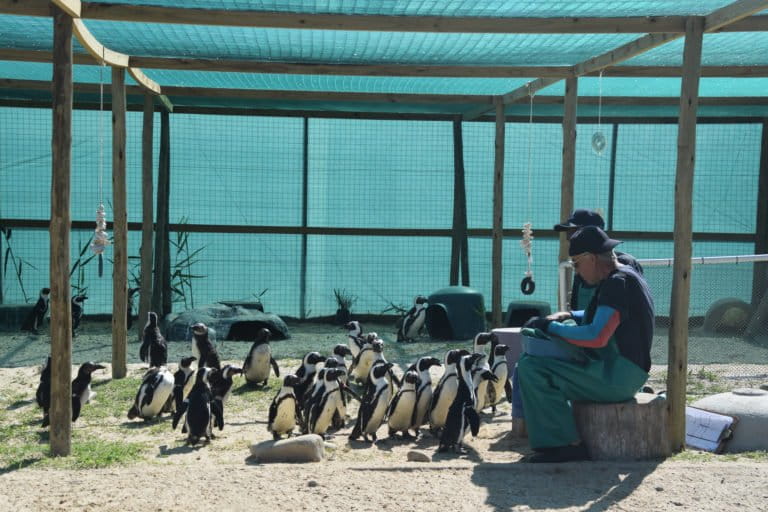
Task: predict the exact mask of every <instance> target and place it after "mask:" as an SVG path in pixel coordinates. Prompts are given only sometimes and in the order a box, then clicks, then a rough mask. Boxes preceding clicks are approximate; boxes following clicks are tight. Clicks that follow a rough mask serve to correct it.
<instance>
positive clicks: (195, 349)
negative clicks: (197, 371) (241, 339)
mask: <svg viewBox="0 0 768 512" xmlns="http://www.w3.org/2000/svg"><path fill="white" fill-rule="evenodd" d="M192 355H193V356H195V357H196V358H197V367H198V368H202V367H203V366H207V367H208V368H215V369H217V370H220V369H221V359H220V358H219V353H218V352H217V351H216V347H214V346H213V343H212V342H211V338H210V337H209V335H208V327H207V326H206V325H205V324H204V323H202V322H198V323H196V324H194V325H193V326H192Z"/></svg>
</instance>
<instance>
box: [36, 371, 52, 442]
mask: <svg viewBox="0 0 768 512" xmlns="http://www.w3.org/2000/svg"><path fill="white" fill-rule="evenodd" d="M35 400H36V401H37V405H39V406H40V408H41V409H42V410H43V426H44V427H47V426H48V409H50V407H51V356H48V359H46V360H45V364H44V365H43V370H42V372H40V384H38V386H37V391H36V392H35Z"/></svg>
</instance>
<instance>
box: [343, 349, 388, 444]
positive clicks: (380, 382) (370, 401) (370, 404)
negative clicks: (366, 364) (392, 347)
mask: <svg viewBox="0 0 768 512" xmlns="http://www.w3.org/2000/svg"><path fill="white" fill-rule="evenodd" d="M392 366H393V364H392V363H383V364H377V365H376V366H374V367H373V368H371V375H370V378H369V379H368V383H367V384H366V387H365V396H364V397H363V400H362V402H361V403H360V409H359V410H358V412H357V421H356V422H355V426H354V428H352V433H350V434H349V439H351V440H353V441H354V440H356V439H357V438H359V437H360V436H363V440H365V442H371V441H370V440H369V439H368V436H369V435H370V436H371V437H372V438H373V442H374V443H375V442H376V431H377V430H378V429H379V427H380V426H381V424H382V422H383V421H384V416H385V415H386V413H387V407H388V406H389V400H390V398H392V394H391V392H390V384H389V382H388V381H387V378H386V376H387V373H388V372H389V371H390V370H391V369H392Z"/></svg>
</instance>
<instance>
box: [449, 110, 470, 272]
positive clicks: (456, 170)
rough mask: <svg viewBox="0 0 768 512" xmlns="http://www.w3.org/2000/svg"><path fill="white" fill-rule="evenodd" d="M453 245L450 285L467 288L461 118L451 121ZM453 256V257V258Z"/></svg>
mask: <svg viewBox="0 0 768 512" xmlns="http://www.w3.org/2000/svg"><path fill="white" fill-rule="evenodd" d="M453 223H454V225H453V243H452V244H451V251H452V255H451V285H457V284H459V273H461V284H462V285H463V286H469V254H468V252H469V242H468V240H467V189H466V185H465V179H464V135H463V132H462V129H461V116H456V118H455V119H454V120H453ZM454 256H455V257H454Z"/></svg>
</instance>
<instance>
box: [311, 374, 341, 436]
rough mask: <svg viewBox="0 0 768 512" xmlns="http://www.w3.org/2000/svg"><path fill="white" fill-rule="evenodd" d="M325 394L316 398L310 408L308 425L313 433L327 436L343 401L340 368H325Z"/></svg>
mask: <svg viewBox="0 0 768 512" xmlns="http://www.w3.org/2000/svg"><path fill="white" fill-rule="evenodd" d="M323 372H324V380H325V384H324V386H323V394H322V396H321V397H319V398H318V399H316V400H314V402H313V404H312V407H311V408H310V409H309V413H308V418H307V425H308V427H309V428H308V430H309V432H310V433H311V434H318V435H321V436H323V437H325V436H326V432H327V431H328V428H330V427H331V425H332V423H333V418H334V416H335V415H336V412H337V411H338V408H339V402H340V401H341V389H340V388H339V381H338V379H339V373H340V372H339V370H338V369H337V368H324V369H323Z"/></svg>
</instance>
